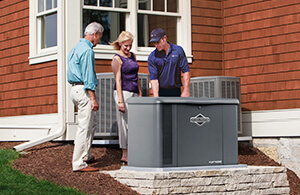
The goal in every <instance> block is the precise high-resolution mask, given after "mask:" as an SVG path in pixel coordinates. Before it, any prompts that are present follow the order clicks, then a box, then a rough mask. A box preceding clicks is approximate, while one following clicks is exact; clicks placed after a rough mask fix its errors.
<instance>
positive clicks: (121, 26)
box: [82, 9, 125, 45]
mask: <svg viewBox="0 0 300 195" xmlns="http://www.w3.org/2000/svg"><path fill="white" fill-rule="evenodd" d="M91 22H98V23H100V24H101V25H102V26H103V27H104V32H103V36H102V39H101V41H100V44H104V45H108V44H109V43H112V42H113V41H115V40H116V39H117V37H118V35H119V34H120V33H121V32H122V31H123V30H125V13H118V12H108V11H98V10H86V9H84V10H83V25H82V26H83V29H82V32H83V33H84V29H85V27H86V26H87V25H88V24H89V23H91ZM83 33H82V34H83Z"/></svg>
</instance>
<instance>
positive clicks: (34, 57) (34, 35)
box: [28, 0, 64, 64]
mask: <svg viewBox="0 0 300 195" xmlns="http://www.w3.org/2000/svg"><path fill="white" fill-rule="evenodd" d="M37 6H38V2H37V1H36V0H30V1H29V57H28V59H29V64H38V63H42V62H48V61H53V60H57V50H58V46H54V47H49V48H43V49H41V48H40V45H41V34H40V33H39V32H41V29H40V28H41V21H40V19H38V18H37V17H40V16H43V15H45V14H50V13H55V12H56V13H57V26H59V25H60V23H62V22H61V21H63V18H64V15H63V14H62V13H60V11H62V9H61V8H59V6H61V4H60V3H59V1H58V3H57V8H53V9H51V10H46V11H43V12H40V13H38V7H37ZM58 36H59V35H58V32H57V37H58ZM61 44H63V43H59V40H58V38H57V45H61Z"/></svg>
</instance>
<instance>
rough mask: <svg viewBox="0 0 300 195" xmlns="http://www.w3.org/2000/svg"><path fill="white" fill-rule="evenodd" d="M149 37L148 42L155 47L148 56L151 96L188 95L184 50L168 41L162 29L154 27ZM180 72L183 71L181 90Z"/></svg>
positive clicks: (187, 75) (187, 71) (187, 66)
mask: <svg viewBox="0 0 300 195" xmlns="http://www.w3.org/2000/svg"><path fill="white" fill-rule="evenodd" d="M150 37H151V40H150V43H153V44H154V46H155V48H156V49H155V50H154V51H152V52H151V54H150V55H149V57H148V70H149V73H150V75H149V77H150V83H151V86H152V91H153V96H154V97H158V96H175V97H189V96H190V93H189V85H190V69H189V65H188V62H187V58H186V55H185V53H184V50H183V49H182V47H180V46H178V45H175V44H172V43H170V42H168V41H167V36H166V34H165V31H164V30H163V29H160V28H156V29H154V30H153V31H152V32H151V35H150ZM181 72H182V73H183V74H182V76H183V78H182V80H183V90H182V92H181V89H180V87H181V86H182V82H181Z"/></svg>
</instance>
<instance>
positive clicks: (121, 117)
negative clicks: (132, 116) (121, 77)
mask: <svg viewBox="0 0 300 195" xmlns="http://www.w3.org/2000/svg"><path fill="white" fill-rule="evenodd" d="M122 94H123V100H124V102H125V113H122V112H120V111H119V108H118V101H119V100H118V95H117V90H115V91H114V99H115V102H116V116H117V123H118V133H119V145H120V148H122V149H127V146H128V143H127V142H128V137H127V134H128V104H127V103H126V100H127V99H128V98H131V97H137V96H138V94H137V93H133V92H129V91H122Z"/></svg>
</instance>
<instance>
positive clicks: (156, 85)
mask: <svg viewBox="0 0 300 195" xmlns="http://www.w3.org/2000/svg"><path fill="white" fill-rule="evenodd" d="M150 83H151V88H152V92H153V96H154V97H158V91H159V83H158V80H150Z"/></svg>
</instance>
